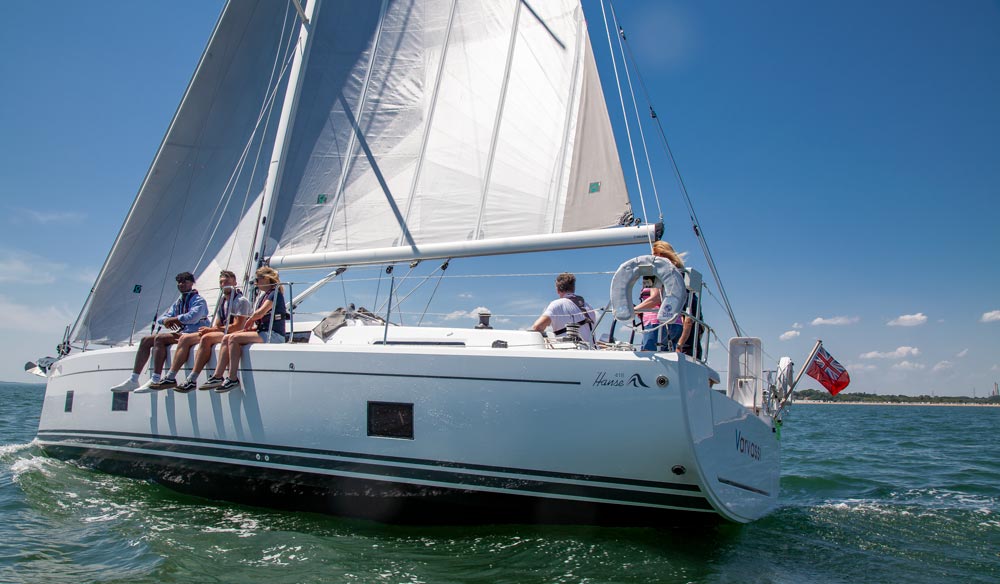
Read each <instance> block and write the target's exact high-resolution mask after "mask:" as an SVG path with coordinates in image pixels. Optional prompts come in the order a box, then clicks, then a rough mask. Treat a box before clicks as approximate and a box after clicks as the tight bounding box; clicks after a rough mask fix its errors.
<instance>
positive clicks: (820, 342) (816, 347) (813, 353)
mask: <svg viewBox="0 0 1000 584" xmlns="http://www.w3.org/2000/svg"><path fill="white" fill-rule="evenodd" d="M822 346H823V340H822V339H816V344H815V345H813V348H812V351H811V352H810V353H809V356H808V357H807V358H806V360H805V366H804V367H802V368H801V369H799V373H798V374H797V375H796V376H795V380H794V381H792V386H791V387H789V388H788V394H786V395H785V397H784V398H783V399H782V400H781V403H780V404H778V413H779V414H780V413H781V410H783V409H785V404H787V403H788V400H790V399H792V393H793V392H794V391H795V386H796V385H798V384H799V379H802V374H803V373H805V372H806V369H808V368H809V365H810V364H811V363H812V360H813V359H814V358H815V357H816V353H818V352H819V348H820V347H822Z"/></svg>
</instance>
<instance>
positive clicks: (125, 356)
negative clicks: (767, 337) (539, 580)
mask: <svg viewBox="0 0 1000 584" xmlns="http://www.w3.org/2000/svg"><path fill="white" fill-rule="evenodd" d="M661 230H662V225H660V224H657V223H642V222H638V221H635V220H634V219H633V218H632V213H631V207H630V204H629V194H628V190H627V188H626V180H625V178H624V173H623V170H622V166H621V163H620V161H619V157H618V149H617V145H616V141H615V135H614V133H613V130H612V125H611V122H610V117H609V114H608V106H607V104H606V102H605V97H604V92H603V89H602V85H601V80H600V78H599V76H598V70H597V66H596V61H595V57H594V52H593V49H592V46H591V41H590V37H589V34H588V28H587V22H586V20H585V19H584V15H583V10H582V8H581V6H580V4H579V2H578V1H577V0H546V1H545V2H527V1H524V0H496V1H476V2H468V1H465V0H421V1H417V0H380V1H373V2H349V1H346V0H343V1H338V0H308V1H304V0H290V1H289V2H287V3H283V2H275V1H272V0H259V1H254V0H240V1H238V2H229V3H228V4H227V5H226V6H225V8H224V9H223V11H222V14H221V16H220V18H219V21H218V23H217V25H216V27H215V30H214V32H213V33H212V35H211V38H210V40H209V42H208V46H207V48H206V50H205V52H204V54H203V56H202V58H201V61H200V62H199V64H198V67H197V70H196V71H195V73H194V76H193V78H192V79H191V81H190V84H189V86H188V88H187V91H186V93H185V94H184V97H183V99H182V102H181V104H180V106H179V108H178V110H177V112H176V114H175V116H174V119H173V121H172V123H171V124H170V126H169V129H168V130H167V133H166V136H165V138H164V139H163V142H162V144H161V145H160V148H159V150H158V152H157V154H156V157H155V159H154V160H153V163H152V165H151V167H150V169H149V171H148V173H147V175H146V177H145V180H144V182H143V183H142V186H141V188H140V190H139V193H138V195H137V196H136V199H135V201H134V203H133V204H132V207H131V209H130V210H129V212H128V215H127V218H126V220H125V222H124V225H123V226H122V228H121V231H120V233H119V235H118V237H117V239H116V241H115V243H114V245H113V247H112V249H111V251H110V253H109V254H108V257H107V260H106V262H105V264H104V266H103V268H102V269H101V271H100V274H99V276H98V278H97V281H96V282H95V284H94V286H93V288H92V290H91V293H90V295H89V297H88V298H87V300H86V302H85V305H84V308H83V310H82V311H81V314H80V316H79V317H78V319H77V321H76V323H74V325H73V326H72V327H71V328H70V329H69V330H68V331H67V334H66V336H65V338H64V342H63V344H62V345H60V355H59V357H58V358H57V359H54V360H50V361H46V362H45V363H44V366H43V364H42V363H41V362H40V365H39V366H40V367H42V369H44V374H45V375H46V376H47V387H46V393H45V399H44V405H43V409H42V414H41V419H40V422H39V428H38V436H37V443H38V444H39V445H40V447H41V448H42V449H43V450H44V452H46V453H48V454H50V455H52V456H55V457H58V458H63V459H74V460H78V461H80V462H82V463H83V464H86V465H90V466H93V467H96V468H98V469H102V470H104V471H109V472H115V473H121V474H125V475H129V476H135V477H140V478H146V479H150V480H155V481H157V482H160V483H162V484H165V485H167V486H170V487H171V488H174V489H177V490H179V491H183V492H189V493H194V494H198V495H203V496H207V497H213V498H220V499H227V500H233V501H238V502H245V503H251V504H256V505H264V506H269V507H281V508H286V507H287V508H296V509H308V510H313V511H319V512H326V513H334V514H341V515H348V516H354V517H364V518H370V519H375V520H379V521H388V522H410V521H416V522H427V521H429V522H435V523H452V522H468V521H475V522H485V521H502V522H510V521H519V522H520V521H526V522H544V523H587V524H591V523H593V524H642V525H663V524H667V523H670V522H673V521H675V520H677V519H678V518H682V519H694V520H695V521H708V520H710V519H713V518H722V519H724V520H728V521H732V522H741V523H742V522H749V521H752V520H755V519H757V518H759V517H761V516H763V515H765V514H767V513H768V512H769V511H770V510H771V509H773V508H774V506H775V505H776V502H777V497H778V490H779V484H778V481H779V475H780V442H779V437H780V432H779V430H780V415H781V409H780V407H778V406H777V404H778V403H780V399H781V398H782V397H783V388H784V389H787V387H788V384H787V382H782V381H780V380H779V381H777V382H775V383H767V382H766V381H767V380H766V379H765V378H764V375H763V371H762V364H761V356H762V351H761V346H760V341H759V340H758V339H753V338H749V337H741V336H738V337H737V338H734V339H733V340H731V341H730V344H729V351H730V357H729V371H728V374H729V379H728V381H727V382H726V383H725V384H723V383H722V380H721V377H720V375H719V374H718V373H717V372H716V371H714V370H713V369H712V368H711V367H710V366H709V365H708V364H707V362H706V360H705V358H704V357H701V356H688V355H685V354H682V353H678V352H651V351H640V350H638V348H637V347H636V346H634V345H632V344H630V343H629V342H628V341H627V340H620V339H615V338H613V337H609V338H605V339H601V341H602V342H600V343H596V344H594V343H585V342H582V341H581V339H580V338H579V337H573V336H572V335H570V336H567V337H559V338H552V337H548V338H547V337H544V336H543V335H542V334H540V333H538V332H536V331H529V330H501V329H496V328H492V327H490V326H485V325H484V326H481V327H477V328H447V327H435V326H428V327H415V326H402V325H400V323H399V322H398V321H397V320H394V318H393V314H392V312H391V309H392V307H393V306H394V305H393V303H392V301H390V302H389V303H388V305H387V306H388V308H387V309H386V312H385V314H377V315H373V314H372V313H370V312H366V311H361V310H355V309H353V308H352V307H342V310H341V311H339V318H340V319H341V321H340V322H339V324H338V325H337V326H324V323H329V321H325V320H324V321H323V322H317V319H313V320H311V321H310V320H309V319H308V318H304V317H302V316H297V315H296V313H295V310H294V308H295V307H297V306H298V305H299V303H300V302H301V301H304V299H305V298H306V297H307V296H309V295H310V294H311V293H312V291H313V288H314V287H312V286H311V287H310V288H309V289H308V290H299V291H298V293H296V291H294V290H290V289H286V290H285V293H286V294H288V296H289V298H291V299H293V301H292V302H290V303H289V305H290V306H291V307H292V308H293V310H292V311H291V314H290V317H291V323H290V330H289V331H288V333H289V334H288V339H287V341H288V342H286V343H277V344H256V345H251V346H250V347H249V348H248V349H245V353H244V358H243V362H242V367H243V369H242V373H241V377H242V388H241V389H240V390H237V391H233V392H230V393H227V394H218V393H214V392H211V391H208V392H205V391H195V392H191V393H188V394H182V393H177V392H174V391H170V390H167V391H161V392H153V393H149V394H134V393H113V392H110V391H108V390H109V388H110V387H111V386H113V385H115V384H116V383H117V382H119V381H120V380H121V379H122V378H123V376H125V375H127V374H128V372H129V371H131V367H132V360H133V357H134V355H135V346H134V340H135V338H136V336H137V335H138V334H140V333H142V332H144V330H143V329H145V328H146V327H147V323H148V322H149V320H148V319H149V317H150V316H155V315H157V314H158V313H160V312H162V310H163V309H164V308H165V307H166V306H168V305H169V303H170V302H172V301H173V297H174V292H173V280H172V278H173V277H174V274H176V273H178V272H182V271H192V272H194V273H195V275H196V276H197V278H198V280H199V281H200V282H212V281H213V279H214V278H215V276H216V275H217V274H218V273H219V271H220V270H222V269H228V270H231V271H233V272H235V273H237V274H239V275H241V276H242V277H243V278H244V281H245V282H246V281H248V280H249V278H250V277H251V275H252V274H253V272H254V270H255V269H257V268H258V267H259V266H262V265H269V266H271V267H273V268H276V269H279V270H281V271H282V273H283V274H285V273H288V272H289V271H291V270H299V269H323V270H329V271H330V273H329V275H328V276H326V277H324V278H322V279H321V280H320V281H318V282H317V283H316V286H319V285H321V284H323V283H325V282H328V281H331V280H335V279H336V278H338V277H343V276H342V274H343V273H344V272H345V271H347V272H349V271H350V270H352V269H356V268H358V267H363V266H379V267H380V268H379V269H380V270H381V269H383V267H386V266H387V267H388V269H389V270H391V267H392V266H395V265H408V264H410V263H411V262H412V263H416V262H431V261H433V262H441V268H440V270H442V271H443V270H444V269H446V267H447V264H448V262H451V261H455V260H457V259H461V258H473V257H481V256H491V255H498V254H512V253H528V252H540V251H549V250H564V249H582V248H592V247H601V246H614V245H632V246H645V247H646V251H645V252H642V251H641V247H640V252H639V253H638V254H637V257H636V258H635V259H634V260H630V261H628V262H625V263H624V264H622V267H621V268H619V270H618V272H617V273H616V274H615V277H614V279H613V281H612V290H611V297H612V300H613V303H612V304H613V306H612V307H611V308H609V309H608V310H607V311H606V312H607V313H608V314H611V315H613V318H616V319H618V320H619V321H621V322H628V321H630V320H631V318H632V303H631V299H630V298H629V296H630V294H631V291H632V286H633V285H634V284H635V282H636V281H637V279H638V278H640V277H643V276H650V277H653V278H654V279H655V281H656V282H657V284H658V285H660V286H664V290H665V298H668V297H670V296H669V294H668V292H670V290H673V292H674V293H677V294H679V295H680V296H678V298H679V299H680V302H679V303H678V302H674V304H675V306H674V307H673V308H672V312H670V314H669V315H668V316H671V317H672V316H673V315H674V314H677V313H678V312H679V311H681V310H683V305H684V303H685V301H686V300H685V299H687V298H689V297H691V296H692V295H698V294H700V293H701V291H702V290H701V286H702V284H701V275H700V274H699V273H698V272H697V271H695V270H691V269H688V270H686V271H685V272H681V271H679V270H678V269H676V268H675V267H673V266H672V265H670V264H669V263H668V262H666V261H665V260H663V259H662V258H657V257H654V256H652V255H649V251H648V249H649V246H650V245H651V243H652V242H653V241H654V240H656V239H657V238H658V237H660V235H661ZM386 277H387V278H391V276H389V275H387V276H386ZM678 290H679V292H678ZM202 291H203V293H205V292H206V290H205V289H203V290H202ZM389 293H390V295H391V294H392V293H393V290H392V289H391V288H390V292H389ZM205 297H206V299H207V300H208V301H209V303H210V304H213V303H214V302H215V301H216V300H215V299H214V298H213V294H211V293H206V294H205ZM667 304H669V303H667V302H666V301H665V302H664V305H665V306H666V305H667ZM678 304H679V306H678ZM211 308H212V307H211V306H210V309H211ZM329 308H334V307H329ZM661 310H663V309H661ZM692 316H696V315H692ZM609 318H610V317H609ZM345 324H346V325H349V326H341V325H345ZM697 330H699V331H701V330H705V331H708V330H709V329H708V328H707V325H706V326H705V327H704V328H703V329H702V328H698V329H697ZM698 334H701V335H702V336H703V338H702V339H700V340H699V342H701V343H705V344H706V345H707V335H708V333H707V332H705V333H700V332H699V333H698ZM170 356H172V353H171V354H170V355H169V356H168V358H169V357H170ZM214 359H215V358H214V357H213V363H214ZM168 362H169V361H168ZM786 365H787V366H788V369H786V370H783V372H782V374H783V375H781V376H779V378H781V379H788V378H789V373H790V364H786ZM189 367H190V364H187V365H185V367H184V370H187V369H189ZM772 381H773V380H772ZM715 385H718V387H715Z"/></svg>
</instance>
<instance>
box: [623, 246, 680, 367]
mask: <svg viewBox="0 0 1000 584" xmlns="http://www.w3.org/2000/svg"><path fill="white" fill-rule="evenodd" d="M653 255H654V256H657V257H661V258H666V259H668V260H670V263H672V264H674V266H676V267H677V269H678V270H683V269H684V258H683V254H678V253H677V252H675V251H674V248H673V246H671V245H670V244H669V243H667V242H665V241H655V242H653ZM646 283H647V282H645V281H644V282H643V284H646ZM650 284H651V283H650ZM635 310H636V311H637V312H638V311H643V312H642V328H643V330H644V331H646V332H644V333H643V334H642V347H641V350H643V351H658V350H659V351H663V350H667V351H669V350H671V348H672V347H673V346H674V345H676V344H677V339H679V338H680V336H681V331H682V330H683V328H684V327H683V324H682V320H681V317H680V316H678V317H677V318H675V319H674V322H671V323H670V324H668V325H667V326H665V327H663V328H659V329H657V327H659V326H660V321H659V320H658V319H657V318H656V313H657V311H659V310H660V289H659V288H658V287H656V286H652V285H650V286H647V287H644V288H643V289H642V292H641V293H640V294H639V304H637V305H636V306H635ZM664 329H666V334H664Z"/></svg>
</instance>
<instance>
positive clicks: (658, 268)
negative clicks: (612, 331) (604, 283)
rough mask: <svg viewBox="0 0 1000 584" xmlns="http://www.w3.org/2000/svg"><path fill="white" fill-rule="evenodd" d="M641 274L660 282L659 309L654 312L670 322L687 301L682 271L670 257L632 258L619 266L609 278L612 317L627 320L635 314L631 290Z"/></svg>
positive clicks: (646, 256)
mask: <svg viewBox="0 0 1000 584" xmlns="http://www.w3.org/2000/svg"><path fill="white" fill-rule="evenodd" d="M644 276H652V277H654V278H657V279H658V280H659V281H660V284H659V286H660V292H661V296H660V311H659V312H657V313H656V318H657V319H659V321H660V322H671V321H673V320H674V319H675V318H677V315H678V314H680V313H681V312H682V311H683V310H684V305H685V304H686V303H687V287H686V286H685V285H684V274H683V273H682V272H681V271H680V270H678V269H677V268H676V267H675V266H674V265H673V264H672V263H670V260H668V259H666V258H661V257H657V256H654V255H644V256H639V257H635V258H632V259H630V260H628V261H626V262H624V263H622V265H620V266H618V270H616V271H615V275H614V276H613V277H612V278H611V306H612V308H613V309H614V313H615V318H616V319H617V320H620V321H622V322H629V321H631V320H632V317H633V316H635V308H634V306H633V304H632V289H633V288H634V287H635V283H636V282H637V281H638V280H639V278H642V277H644Z"/></svg>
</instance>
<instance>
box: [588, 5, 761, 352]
mask: <svg viewBox="0 0 1000 584" xmlns="http://www.w3.org/2000/svg"><path fill="white" fill-rule="evenodd" d="M601 7H602V9H603V7H604V3H603V0H602V2H601ZM621 38H622V39H623V40H624V42H625V46H626V48H627V49H628V54H629V59H630V60H631V62H632V67H633V68H634V69H635V71H636V76H637V77H638V79H639V86H640V87H641V88H642V91H643V95H644V97H645V98H646V104H647V105H648V106H649V115H650V117H651V118H652V119H653V120H654V121H655V122H656V128H657V130H658V132H659V135H660V141H661V142H662V143H663V147H664V151H665V152H666V155H667V158H668V159H669V160H670V165H671V167H672V168H673V171H674V177H675V178H676V179H677V184H678V187H679V188H680V191H681V195H683V198H684V203H685V205H686V206H687V209H688V216H689V218H690V220H691V227H692V229H693V230H694V234H695V236H696V237H697V239H698V244H699V245H700V246H701V251H702V253H703V254H704V255H705V261H706V262H707V263H708V268H709V270H711V272H712V277H713V278H714V279H715V283H716V285H717V286H718V287H719V295H720V296H721V297H722V301H723V303H724V305H725V309H726V313H727V314H728V315H729V320H730V321H731V322H732V325H733V329H734V330H735V331H736V335H737V336H743V330H742V329H741V328H740V325H739V323H737V322H736V315H735V313H734V312H733V307H732V304H731V303H730V302H729V295H728V294H726V288H725V286H724V285H723V284H722V277H721V276H720V275H719V270H718V268H717V267H716V265H715V259H714V258H713V257H712V252H711V251H710V250H709V249H708V241H706V239H705V235H704V232H703V230H702V228H701V224H700V223H699V222H698V216H697V215H696V214H695V212H694V206H693V205H692V204H691V196H690V195H689V194H688V190H687V186H686V185H685V184H684V179H683V177H682V176H681V171H680V168H679V167H678V165H677V160H676V159H675V158H674V153H673V150H671V148H670V143H669V141H668V140H667V136H666V134H665V133H664V131H663V124H662V123H661V122H660V118H659V116H657V115H656V110H655V109H654V108H653V100H652V98H651V97H650V95H649V90H648V89H647V87H646V82H645V80H644V79H643V77H642V73H641V72H640V71H639V66H638V63H637V62H636V60H635V54H634V53H633V52H632V46H631V45H630V44H629V42H628V38H627V37H626V36H625V35H624V32H623V33H622V35H621ZM616 78H617V73H616Z"/></svg>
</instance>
